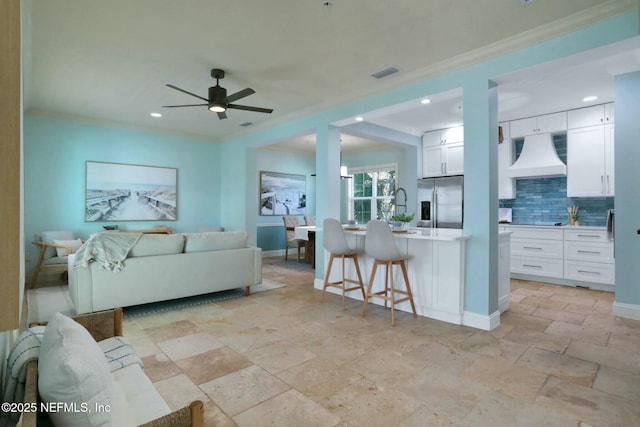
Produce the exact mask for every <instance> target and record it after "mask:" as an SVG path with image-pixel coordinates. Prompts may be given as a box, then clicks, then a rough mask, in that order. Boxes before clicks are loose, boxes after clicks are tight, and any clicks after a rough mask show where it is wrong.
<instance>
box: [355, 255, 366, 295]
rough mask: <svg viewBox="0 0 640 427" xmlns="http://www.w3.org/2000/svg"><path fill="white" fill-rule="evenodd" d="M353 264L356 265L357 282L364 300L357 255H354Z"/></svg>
mask: <svg viewBox="0 0 640 427" xmlns="http://www.w3.org/2000/svg"><path fill="white" fill-rule="evenodd" d="M353 262H354V263H355V264H356V274H357V276H358V282H359V283H360V292H362V298H364V297H365V296H364V282H363V281H362V274H360V265H359V264H360V263H359V262H358V255H354V257H353Z"/></svg>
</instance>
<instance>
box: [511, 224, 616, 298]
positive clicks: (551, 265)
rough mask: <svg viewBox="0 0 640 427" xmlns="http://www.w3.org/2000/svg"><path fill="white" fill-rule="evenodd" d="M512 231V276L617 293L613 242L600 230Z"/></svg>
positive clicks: (522, 229)
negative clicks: (615, 289) (615, 290)
mask: <svg viewBox="0 0 640 427" xmlns="http://www.w3.org/2000/svg"><path fill="white" fill-rule="evenodd" d="M505 229H506V230H508V231H512V232H513V234H512V239H511V276H512V277H514V278H522V279H530V280H540V281H541V282H548V283H557V284H564V285H571V286H585V287H593V288H595V289H601V290H613V285H614V284H615V261H614V258H613V242H610V241H608V239H607V232H606V230H604V229H598V228H587V227H585V228H582V227H576V228H573V227H572V228H553V227H535V226H531V227H513V226H511V227H509V226H507V227H505Z"/></svg>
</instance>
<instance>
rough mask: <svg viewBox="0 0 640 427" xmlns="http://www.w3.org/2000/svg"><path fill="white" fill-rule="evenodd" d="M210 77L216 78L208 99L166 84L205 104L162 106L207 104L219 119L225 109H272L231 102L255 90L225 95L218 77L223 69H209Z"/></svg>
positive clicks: (244, 90)
mask: <svg viewBox="0 0 640 427" xmlns="http://www.w3.org/2000/svg"><path fill="white" fill-rule="evenodd" d="M211 77H213V78H214V79H216V85H215V86H212V87H210V88H209V99H207V98H203V97H202V96H200V95H196V94H195V93H191V92H189V91H187V90H184V89H180V88H179V87H177V86H174V85H170V84H167V86H168V87H170V88H171V89H175V90H177V91H180V92H182V93H186V94H187V95H191V96H195V97H196V98H198V99H202V100H203V101H205V102H206V104H188V105H163V107H164V108H177V107H201V106H207V108H209V110H210V111H213V112H214V113H216V114H218V118H219V119H220V120H222V119H226V118H227V114H226V113H225V111H226V110H227V109H235V110H245V111H255V112H257V113H267V114H270V113H271V112H272V111H273V110H272V109H271V108H260V107H250V106H248V105H238V104H232V102H234V101H237V100H239V99H242V98H244V97H246V96H249V95H253V94H254V93H256V91H255V90H253V89H250V88H246V89H243V90H241V91H239V92H236V93H234V94H231V95H229V96H227V90H226V89H225V88H223V87H221V86H220V79H223V78H224V70H221V69H219V68H214V69H212V70H211Z"/></svg>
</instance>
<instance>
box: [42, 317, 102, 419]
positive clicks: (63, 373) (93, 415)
mask: <svg viewBox="0 0 640 427" xmlns="http://www.w3.org/2000/svg"><path fill="white" fill-rule="evenodd" d="M113 386H114V384H113V379H112V377H111V372H110V371H109V367H108V366H107V359H106V358H105V357H104V353H103V352H102V350H101V349H100V346H99V345H98V343H97V342H96V341H95V340H94V339H93V338H92V337H91V335H90V334H89V332H88V331H87V330H86V329H85V328H83V327H82V325H80V324H79V323H76V322H75V321H74V320H72V319H70V318H68V317H66V316H64V315H62V314H60V313H55V314H54V315H53V316H52V318H51V320H50V321H49V324H48V325H47V327H46V329H45V331H44V336H43V337H42V344H41V345H40V356H39V357H38V390H39V392H40V397H41V398H42V401H43V402H47V403H52V404H56V405H61V406H62V407H61V408H60V409H59V410H57V411H51V412H50V413H49V417H50V418H51V421H53V424H54V425H55V426H65V427H76V426H77V427H92V426H110V425H111V414H110V412H107V411H99V410H95V409H96V408H99V407H102V408H104V407H105V405H109V406H111V405H112V394H113ZM56 408H58V406H56Z"/></svg>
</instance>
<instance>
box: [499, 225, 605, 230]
mask: <svg viewBox="0 0 640 427" xmlns="http://www.w3.org/2000/svg"><path fill="white" fill-rule="evenodd" d="M498 226H500V227H530V228H531V227H534V228H560V229H567V230H574V229H576V230H606V229H607V227H606V226H601V227H598V226H591V225H553V224H540V225H537V224H498Z"/></svg>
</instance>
